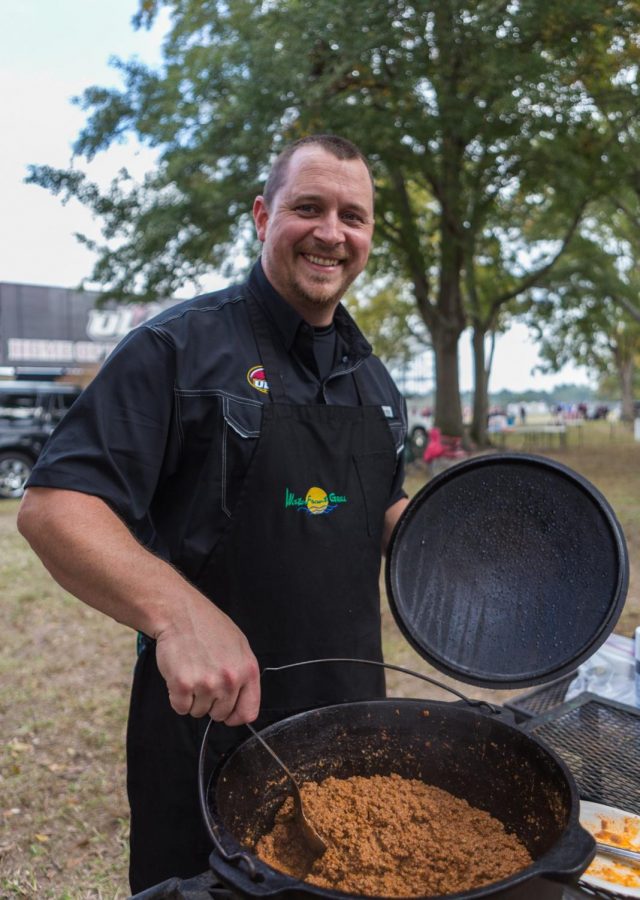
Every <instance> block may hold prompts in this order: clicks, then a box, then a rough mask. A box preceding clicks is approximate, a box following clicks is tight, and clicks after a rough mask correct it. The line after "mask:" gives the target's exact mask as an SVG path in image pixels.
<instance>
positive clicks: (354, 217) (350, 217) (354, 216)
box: [342, 212, 364, 222]
mask: <svg viewBox="0 0 640 900" xmlns="http://www.w3.org/2000/svg"><path fill="white" fill-rule="evenodd" d="M342 218H343V219H346V221H347V222H364V219H363V218H362V216H360V215H358V213H354V212H346V213H343V214H342Z"/></svg>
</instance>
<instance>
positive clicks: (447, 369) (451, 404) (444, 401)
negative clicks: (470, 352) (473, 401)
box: [432, 327, 463, 437]
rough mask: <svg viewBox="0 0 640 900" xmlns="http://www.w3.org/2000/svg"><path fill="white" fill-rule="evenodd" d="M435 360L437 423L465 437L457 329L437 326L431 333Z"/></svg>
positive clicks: (452, 433) (457, 435) (448, 433)
mask: <svg viewBox="0 0 640 900" xmlns="http://www.w3.org/2000/svg"><path fill="white" fill-rule="evenodd" d="M432 337H433V349H434V356H435V361H436V403H435V424H436V425H437V426H438V428H440V430H441V431H442V434H446V435H451V436H452V437H453V436H455V437H461V436H462V430H463V429H462V408H461V406H460V379H459V373H458V340H459V338H460V332H459V331H458V329H457V328H455V329H447V328H442V327H440V328H437V329H436V330H435V332H434V333H433V334H432Z"/></svg>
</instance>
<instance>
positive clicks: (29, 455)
mask: <svg viewBox="0 0 640 900" xmlns="http://www.w3.org/2000/svg"><path fill="white" fill-rule="evenodd" d="M81 390H82V389H81V388H80V387H78V386H77V385H75V384H60V383H56V382H50V381H0V499H11V498H17V497H21V496H22V494H23V491H24V483H25V481H26V480H27V478H28V477H29V475H30V474H31V469H32V468H33V465H34V463H35V461H36V460H37V458H38V456H39V454H40V451H41V450H42V448H43V446H44V444H45V441H46V440H47V438H48V437H49V435H50V434H51V432H52V431H53V429H54V428H55V427H56V425H57V424H58V422H59V421H60V419H62V417H63V416H64V414H65V413H66V412H67V411H68V409H69V408H70V406H71V404H72V403H73V401H74V400H75V399H76V397H78V396H79V394H80V392H81Z"/></svg>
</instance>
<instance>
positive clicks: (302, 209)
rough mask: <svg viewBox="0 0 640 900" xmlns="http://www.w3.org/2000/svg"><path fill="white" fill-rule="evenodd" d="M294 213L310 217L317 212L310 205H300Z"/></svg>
mask: <svg viewBox="0 0 640 900" xmlns="http://www.w3.org/2000/svg"><path fill="white" fill-rule="evenodd" d="M296 212H299V213H302V214H303V215H306V216H311V215H313V214H314V213H315V212H317V208H316V207H315V206H314V205H313V204H312V203H301V204H300V205H299V206H296Z"/></svg>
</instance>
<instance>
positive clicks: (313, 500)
mask: <svg viewBox="0 0 640 900" xmlns="http://www.w3.org/2000/svg"><path fill="white" fill-rule="evenodd" d="M346 502H347V498H346V497H343V496H341V495H340V494H334V493H333V491H331V492H330V493H329V494H327V492H326V491H325V490H324V489H323V488H321V487H310V488H309V490H308V491H307V493H306V495H305V496H304V497H296V495H295V494H294V493H293V491H290V490H289V488H285V490H284V508H285V509H289V508H292V509H296V510H297V511H298V512H304V513H306V514H307V515H309V516H322V515H325V514H326V513H331V512H333V511H334V509H337V508H338V506H340V504H341V503H346Z"/></svg>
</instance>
